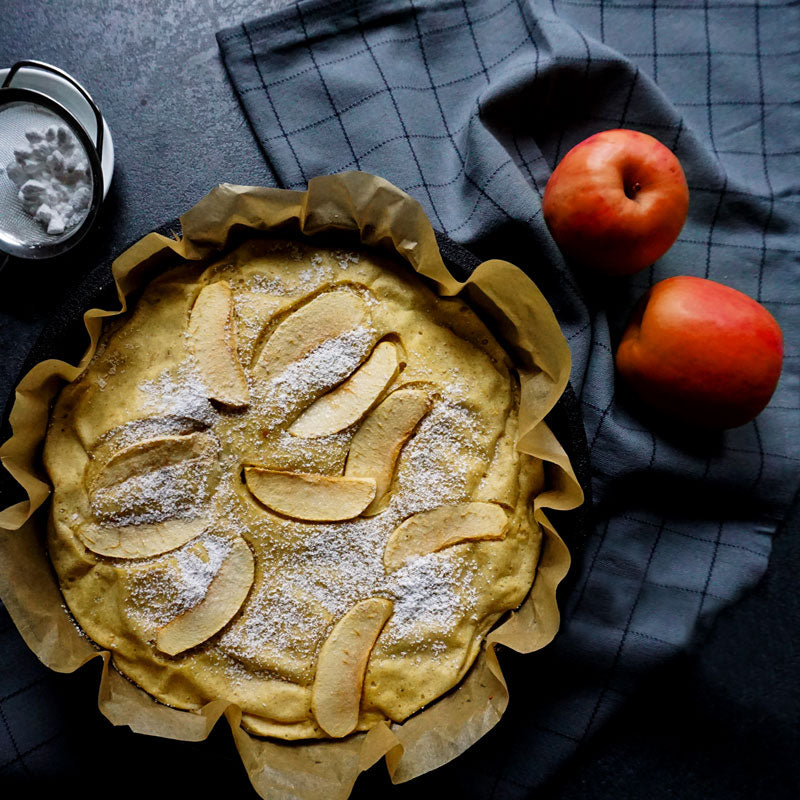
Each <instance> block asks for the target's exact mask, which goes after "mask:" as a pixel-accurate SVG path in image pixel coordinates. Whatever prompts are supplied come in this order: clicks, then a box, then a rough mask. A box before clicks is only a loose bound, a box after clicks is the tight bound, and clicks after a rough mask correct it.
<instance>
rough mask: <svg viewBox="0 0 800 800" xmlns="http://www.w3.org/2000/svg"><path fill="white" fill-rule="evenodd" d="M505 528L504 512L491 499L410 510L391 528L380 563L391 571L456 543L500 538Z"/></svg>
mask: <svg viewBox="0 0 800 800" xmlns="http://www.w3.org/2000/svg"><path fill="white" fill-rule="evenodd" d="M507 529H508V516H507V514H506V512H505V511H504V510H503V509H502V508H501V507H500V506H498V505H495V504H494V503H457V504H455V505H450V506H439V507H438V508H434V509H432V510H430V511H422V512H421V513H419V514H414V515H413V516H411V517H409V518H408V519H407V520H406V521H405V522H403V523H402V524H401V525H400V526H398V527H397V528H395V530H394V531H393V532H392V535H391V536H390V537H389V541H388V542H387V543H386V548H385V550H384V551H383V564H384V566H385V567H386V570H387V571H388V572H391V571H393V570H396V569H398V568H399V567H402V566H403V564H405V563H406V561H408V560H409V559H411V558H414V557H419V556H424V555H427V554H428V553H438V552H439V551H440V550H444V549H445V548H446V547H452V546H453V545H456V544H461V543H463V542H475V541H486V540H492V539H502V538H504V537H505V535H506V530H507Z"/></svg>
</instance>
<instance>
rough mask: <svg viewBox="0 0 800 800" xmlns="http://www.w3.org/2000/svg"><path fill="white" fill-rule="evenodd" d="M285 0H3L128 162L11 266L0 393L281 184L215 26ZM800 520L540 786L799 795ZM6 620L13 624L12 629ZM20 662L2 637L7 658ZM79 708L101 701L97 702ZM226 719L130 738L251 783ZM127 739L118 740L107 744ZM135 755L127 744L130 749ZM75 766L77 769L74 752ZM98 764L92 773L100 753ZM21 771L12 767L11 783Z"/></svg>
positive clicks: (555, 791) (3, 663)
mask: <svg viewBox="0 0 800 800" xmlns="http://www.w3.org/2000/svg"><path fill="white" fill-rule="evenodd" d="M278 4H279V2H276V0H267V2H263V0H262V2H253V1H252V0H250V1H249V2H248V0H238V1H237V0H222V1H221V2H216V3H211V2H206V1H203V2H201V1H200V0H197V1H196V2H192V1H191V0H163V2H160V3H144V2H135V3H128V2H117V1H116V0H115V2H102V3H101V2H100V1H99V0H95V1H94V2H92V0H72V2H70V3H64V2H52V3H46V2H40V1H39V0H25V2H22V0H4V2H3V4H2V11H1V12H0V19H2V24H0V67H2V66H7V65H10V64H12V63H13V62H15V61H17V60H20V59H23V58H33V59H38V60H42V61H46V62H49V63H52V64H55V65H57V66H59V67H61V68H63V69H65V70H67V71H68V72H70V73H71V74H73V75H74V76H75V77H76V78H77V79H78V80H80V81H81V82H83V83H84V85H85V86H86V87H87V88H88V90H89V91H90V92H91V93H92V95H93V97H94V99H95V100H96V101H97V103H98V104H99V105H100V107H101V110H102V111H103V113H104V115H105V117H106V119H107V121H108V124H109V127H110V129H111V131H112V135H113V136H114V143H115V148H116V168H115V172H114V179H113V183H112V186H111V190H110V192H109V195H108V199H107V201H106V202H105V204H104V206H103V208H102V210H101V213H100V217H99V224H98V225H97V228H96V230H95V232H94V235H92V236H91V237H90V239H89V240H88V241H86V242H84V243H83V244H81V245H80V246H79V248H78V249H77V250H75V251H73V252H72V253H71V254H70V255H69V256H68V257H65V258H63V259H62V260H60V261H56V262H53V263H50V264H45V265H41V266H36V267H32V268H25V269H14V268H13V267H12V268H10V269H8V270H6V272H5V273H3V274H2V275H0V352H2V353H3V358H2V359H0V403H4V402H5V398H6V397H7V396H8V394H9V393H10V392H11V391H12V388H13V383H14V380H15V379H16V376H17V373H18V371H19V369H20V366H21V364H22V362H23V361H24V359H25V356H26V354H27V352H28V350H29V348H30V347H31V345H32V344H33V342H34V340H35V338H36V336H37V335H38V333H39V331H40V330H41V328H42V326H43V325H44V324H45V323H46V321H47V320H48V319H49V318H50V317H51V316H52V315H53V314H54V313H57V311H58V309H59V308H60V306H61V304H62V302H63V298H64V297H65V296H67V295H68V294H69V293H70V292H71V291H73V290H74V288H75V286H76V285H77V284H78V283H79V282H80V281H81V279H82V278H83V277H85V275H86V274H87V273H88V272H89V271H90V270H91V269H92V267H94V266H96V265H97V264H99V263H102V262H104V261H106V260H107V259H108V258H109V257H111V256H113V255H115V254H117V253H119V252H120V251H121V249H122V248H123V247H124V246H125V245H126V244H128V243H129V242H131V241H133V240H135V239H136V238H138V237H140V236H142V235H143V234H145V233H146V232H148V231H149V230H152V229H153V228H154V227H156V226H157V225H158V224H160V223H161V222H163V221H165V220H169V219H172V218H174V217H176V216H178V215H179V214H180V213H182V212H183V211H185V210H186V209H188V208H190V207H191V206H192V205H194V203H196V202H197V201H198V200H199V199H200V198H201V197H202V196H203V195H204V194H206V193H207V192H208V190H209V189H210V188H212V187H213V186H214V185H215V184H217V183H219V182H223V181H225V182H231V183H240V184H266V183H268V182H269V180H270V179H269V173H268V170H267V169H266V167H265V164H264V161H263V158H262V155H261V152H260V150H259V148H258V146H257V145H256V143H255V140H254V138H253V136H252V134H251V131H250V129H249V127H248V124H247V122H246V120H245V118H244V115H243V114H242V111H241V109H240V107H239V104H238V102H237V100H236V98H235V96H234V94H233V91H232V89H231V86H230V84H229V82H228V80H227V77H226V75H225V72H224V69H223V67H222V64H221V62H220V57H219V53H218V49H217V44H216V42H215V40H214V35H213V34H214V32H215V31H216V30H217V29H219V28H223V27H228V26H231V25H234V24H236V23H238V22H241V21H242V20H245V19H250V18H252V17H254V16H258V15H260V14H262V13H264V11H265V10H266V9H267V8H269V7H270V5H278ZM675 13H679V12H675ZM0 505H4V504H3V503H0ZM798 531H800V513H798V509H797V506H795V511H794V513H793V514H792V515H791V516H790V519H789V521H788V525H787V526H786V528H785V530H784V531H783V532H782V534H781V535H779V536H778V538H777V539H776V542H775V546H774V550H773V555H772V560H771V562H770V567H769V570H768V571H767V574H766V577H765V579H764V581H763V582H762V583H761V585H760V586H759V587H758V588H757V589H756V590H755V591H754V592H753V593H752V594H751V595H750V596H748V597H747V598H745V599H744V600H743V601H742V602H740V603H739V604H738V605H737V606H736V607H734V608H733V609H729V610H727V611H725V612H723V614H722V615H721V616H720V618H719V619H718V621H717V622H716V624H715V626H714V628H713V630H712V631H711V633H710V634H708V635H707V636H706V637H705V639H704V640H703V641H699V642H697V643H695V645H694V646H693V648H692V649H691V650H690V651H689V652H687V653H686V654H685V655H683V656H680V657H678V658H677V659H675V660H674V661H672V662H671V663H670V664H668V665H667V666H666V667H664V668H662V669H661V670H660V671H659V672H658V673H656V674H653V675H652V676H651V677H650V679H649V680H648V681H647V683H646V684H645V685H643V686H642V687H641V688H640V689H639V691H638V692H636V693H635V694H634V696H633V697H632V698H631V700H630V701H629V702H628V703H627V705H626V707H625V708H624V709H623V711H622V713H620V714H618V715H617V716H616V717H615V718H614V720H612V722H611V723H610V724H609V725H608V726H607V727H606V728H604V729H603V730H602V731H601V732H600V733H599V734H598V735H597V736H596V737H595V739H594V740H592V741H591V742H590V743H589V744H588V745H586V746H585V747H584V748H583V749H582V751H581V752H580V753H579V754H578V756H577V757H576V758H575V759H574V760H573V761H571V762H570V763H569V764H568V766H567V767H565V768H564V769H563V770H562V772H561V773H560V774H558V775H556V777H555V778H554V779H553V780H551V781H550V782H549V783H548V784H547V785H546V786H545V788H544V789H543V790H542V791H541V792H540V793H537V797H539V798H593V797H598V798H605V797H614V798H627V797H632V798H642V797H647V798H652V799H653V800H657V799H658V798H709V797H711V798H716V797H720V798H722V797H724V798H753V797H771V798H783V797H787V798H788V797H792V798H794V797H796V796H798V790H800V765H799V764H798V754H800V724H799V723H800V681H798V678H797V676H798V675H799V674H800V625H799V624H798V621H799V620H800V593H798V591H797V578H796V576H797V574H798V568H799V567H800V539H799V538H798V535H797V534H798ZM3 624H4V625H5V624H7V618H5V619H4V620H3ZM0 633H3V634H8V631H7V629H6V628H2V630H0ZM12 633H13V632H12ZM14 635H16V634H14ZM17 666H18V665H14V664H10V663H9V662H8V660H4V659H3V655H2V653H0V669H13V668H16V667H17ZM81 672H82V673H84V672H86V673H87V674H85V675H73V676H58V677H57V678H56V679H54V680H56V681H57V682H58V683H59V685H60V684H63V683H64V682H69V681H74V682H75V685H76V686H80V685H84V684H85V685H86V686H88V687H89V688H88V692H89V694H90V695H91V691H92V689H91V684H92V681H94V682H95V684H94V685H96V681H97V675H96V674H95V673H97V672H98V670H97V669H96V668H95V667H90V668H88V671H87V669H84V670H82V671H81ZM512 688H513V687H512ZM512 700H513V696H512ZM2 711H3V709H2V703H0V712H2ZM82 713H85V714H97V715H99V712H98V711H97V709H96V706H94V707H93V706H91V705H89V706H88V707H86V708H83V709H82ZM4 724H5V717H4V714H3V713H0V736H3V735H8V731H7V730H6V731H4V730H3V725H4ZM501 724H502V723H501ZM109 728H110V723H109ZM223 728H224V726H219V730H217V731H215V733H214V734H213V735H212V738H213V739H214V740H215V744H217V745H218V746H217V748H216V751H215V752H216V753H217V755H215V757H214V758H215V760H214V761H213V762H211V763H209V762H208V752H209V751H208V748H204V745H203V743H200V744H188V743H173V742H169V743H166V742H164V743H159V742H154V741H153V740H145V741H144V743H139V742H138V740H144V737H138V736H137V737H134V735H133V734H130V735H129V737H128V738H118V739H117V740H116V741H117V742H119V743H121V744H120V745H119V746H121V747H125V748H126V749H127V748H128V747H130V748H134V749H136V752H137V754H138V755H140V756H146V755H147V754H151V755H152V757H154V758H157V757H159V756H157V755H156V753H158V754H159V755H160V756H163V759H164V760H162V762H161V763H162V769H163V770H164V771H165V772H166V773H167V774H170V775H172V776H173V777H172V778H165V782H164V783H162V784H161V788H162V789H163V790H164V792H165V793H164V794H163V795H162V794H160V793H158V794H152V791H151V794H152V796H167V794H166V790H167V789H178V788H184V789H189V788H192V787H191V786H190V785H188V784H187V783H186V779H185V778H184V779H181V778H180V777H179V776H180V775H181V774H182V775H184V776H186V775H187V774H194V775H199V774H203V773H204V772H205V771H207V770H208V769H209V768H212V767H213V769H214V770H215V773H217V774H219V772H220V771H222V772H227V773H228V774H229V775H230V776H232V777H231V780H233V781H234V783H233V784H232V786H236V788H241V790H243V793H242V794H240V795H239V796H247V793H246V791H245V790H246V789H247V781H246V778H245V777H244V771H243V770H242V768H241V766H240V765H239V764H238V763H237V758H236V756H235V753H234V752H233V749H232V746H231V747H230V748H229V750H228V751H227V752H226V751H225V747H226V746H227V745H226V744H225V741H226V740H227V739H229V738H230V737H229V734H228V733H227V732H226V731H224V729H223ZM490 735H491V734H490ZM217 740H219V741H217ZM134 741H136V744H134V743H133V742H134ZM159 745H161V747H160V749H157V748H158V747H159ZM137 748H138V749H137ZM219 753H222V755H219ZM114 755H115V754H114V753H113V752H106V753H104V757H108V758H113V757H114ZM124 759H125V754H124V753H122V754H120V760H121V763H124ZM58 769H59V767H58V765H57V764H56V765H54V764H50V765H49V766H48V765H40V764H37V763H36V762H35V757H33V756H32V757H31V759H30V763H29V764H28V769H27V770H25V771H23V772H21V773H20V772H19V771H17V772H15V773H14V774H15V776H16V778H15V781H17V780H19V779H21V780H22V781H23V782H24V781H25V780H27V781H28V782H30V783H31V784H33V783H34V782H35V781H36V776H37V774H39V773H40V772H41V774H43V775H44V774H49V775H52V774H53V773H54V772H55V773H57V772H58ZM70 769H71V771H72V772H74V769H75V766H74V764H73V765H72V766H71V767H70ZM86 769H87V774H89V773H88V770H90V769H91V761H90V760H89V759H88V758H87V762H86ZM65 770H66V766H65ZM373 772H374V771H373ZM10 775H11V773H10V772H8V771H5V770H4V769H3V768H2V767H0V789H2V788H3V786H4V781H6V780H7V779H8V780H9V781H10V778H9V776H10ZM20 776H21V778H20ZM126 784H127V786H128V789H129V791H130V792H131V793H132V794H134V793H136V791H137V790H141V789H148V788H150V789H151V790H152V775H151V773H150V771H149V770H144V771H142V772H130V773H128V774H127V775H126ZM7 785H10V783H8V784H7ZM15 785H17V783H15ZM201 785H202V784H201V783H200V782H195V784H193V785H192V786H194V788H195V789H197V787H199V786H201ZM384 786H385V781H384V779H383V778H382V777H380V774H379V773H376V774H373V773H370V774H369V775H368V776H366V778H363V779H362V780H361V781H360V782H359V789H358V790H357V795H356V796H359V795H360V796H364V797H367V796H373V795H374V793H377V791H378V788H379V787H380V788H383V787H384ZM408 788H410V787H407V789H408ZM490 792H491V787H486V791H485V792H484V791H483V790H482V789H480V788H477V787H473V794H471V795H470V796H474V797H481V796H488V795H489V794H490ZM403 794H404V795H406V794H408V791H405V792H403ZM98 796H99V795H98ZM117 796H119V795H117ZM196 796H201V795H199V794H198V795H196ZM252 796H255V795H252ZM521 796H522V795H521Z"/></svg>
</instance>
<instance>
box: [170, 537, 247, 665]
mask: <svg viewBox="0 0 800 800" xmlns="http://www.w3.org/2000/svg"><path fill="white" fill-rule="evenodd" d="M254 576H255V559H254V558H253V554H252V553H251V552H250V548H249V547H248V546H247V543H246V542H245V541H244V539H241V538H238V537H237V538H236V539H234V541H233V544H232V546H231V551H230V553H228V555H227V557H226V558H225V560H224V561H223V562H222V565H221V566H220V569H219V572H218V573H217V574H216V575H215V576H214V579H213V580H212V581H211V583H210V584H209V587H208V591H207V592H206V596H205V597H204V598H203V599H202V600H201V601H200V603H198V604H197V605H196V606H194V608H190V609H189V610H188V611H185V612H184V613H183V614H181V615H180V616H179V617H176V618H175V619H173V620H172V621H171V622H169V623H167V624H166V625H165V626H164V627H163V628H159V629H158V631H156V647H157V648H158V649H159V650H160V651H161V652H162V653H166V654H167V655H168V656H175V655H177V654H178V653H182V652H183V651H184V650H189V649H190V648H192V647H197V645H199V644H202V643H203V642H205V641H206V640H207V639H209V638H211V637H212V636H213V635H214V634H215V633H217V632H218V631H220V630H222V628H223V627H224V626H225V625H227V624H228V623H229V622H230V621H231V619H233V616H234V615H235V614H236V613H237V612H238V611H239V609H240V608H241V607H242V605H243V603H244V601H245V600H246V599H247V595H248V593H249V592H250V587H251V586H252V585H253V578H254Z"/></svg>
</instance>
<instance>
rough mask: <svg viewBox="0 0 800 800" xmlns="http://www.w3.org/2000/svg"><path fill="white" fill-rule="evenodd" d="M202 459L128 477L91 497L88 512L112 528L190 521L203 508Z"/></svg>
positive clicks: (204, 472) (204, 475) (205, 476)
mask: <svg viewBox="0 0 800 800" xmlns="http://www.w3.org/2000/svg"><path fill="white" fill-rule="evenodd" d="M208 477H209V476H208V462H207V460H206V459H190V460H187V461H182V462H180V463H178V464H170V465H169V466H166V467H161V468H160V469H155V470H152V471H150V472H142V473H140V474H137V475H132V476H131V477H130V478H126V479H125V480H124V481H121V482H120V483H117V484H115V485H114V486H110V487H108V488H107V489H100V490H98V491H96V492H95V493H94V495H93V496H92V511H93V512H94V513H95V515H96V516H97V517H98V518H99V519H102V520H104V521H105V522H110V523H112V524H114V525H147V524H152V523H156V522H163V521H164V520H167V519H193V518H195V517H198V516H200V515H201V514H202V513H203V511H204V509H205V500H206V497H205V495H206V492H205V491H204V488H205V485H206V483H207V481H208Z"/></svg>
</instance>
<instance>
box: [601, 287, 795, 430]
mask: <svg viewBox="0 0 800 800" xmlns="http://www.w3.org/2000/svg"><path fill="white" fill-rule="evenodd" d="M782 360H783V336H782V335H781V329H780V328H779V327H778V323H777V322H776V321H775V318H774V317H773V316H772V314H770V313H769V311H767V309H766V308H764V306H762V305H761V304H760V303H757V302H756V301H755V300H753V299H752V298H750V297H748V296H747V295H746V294H742V293H741V292H738V291H736V289H731V288H730V287H729V286H723V285H722V284H721V283H716V282H715V281H709V280H706V279H705V278H694V277H691V276H688V275H682V276H679V277H675V278H667V279H666V280H663V281H659V282H658V283H657V284H655V285H654V286H653V287H652V288H651V289H650V290H649V291H648V292H647V293H646V294H645V295H644V297H642V299H641V300H640V301H639V305H638V306H637V308H636V311H635V312H634V315H633V319H632V320H631V322H630V324H629V325H628V328H627V330H626V331H625V334H624V336H623V337H622V341H621V342H620V345H619V348H618V350H617V369H618V370H619V373H620V375H621V376H622V377H623V378H624V380H625V381H627V382H628V384H629V385H630V386H631V388H632V389H633V390H634V391H635V392H636V394H638V395H639V396H640V397H641V398H642V399H643V400H644V401H646V402H647V403H649V404H650V405H652V406H654V407H655V408H658V409H660V410H661V411H664V412H667V413H668V414H670V415H671V416H674V417H677V418H678V419H681V420H684V421H686V422H690V423H693V424H695V425H700V426H703V427H709V428H733V427H736V426H737V425H743V424H744V423H745V422H748V421H749V420H751V419H753V417H755V416H756V414H758V413H759V412H760V411H761V410H762V409H763V408H764V406H766V404H767V403H768V402H769V399H770V397H771V396H772V393H773V392H774V391H775V386H776V385H777V383H778V377H779V376H780V374H781V363H782Z"/></svg>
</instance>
